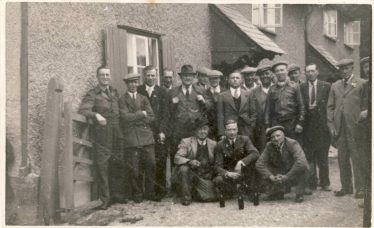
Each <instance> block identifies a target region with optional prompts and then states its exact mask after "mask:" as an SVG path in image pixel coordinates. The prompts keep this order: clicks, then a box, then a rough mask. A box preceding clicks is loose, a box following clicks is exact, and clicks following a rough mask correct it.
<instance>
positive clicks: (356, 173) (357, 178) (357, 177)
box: [346, 130, 363, 191]
mask: <svg viewBox="0 0 374 228" xmlns="http://www.w3.org/2000/svg"><path fill="white" fill-rule="evenodd" d="M346 141H347V144H348V148H349V154H350V157H351V159H352V167H353V177H354V186H355V189H356V191H362V190H363V180H362V174H361V166H360V165H361V164H360V163H361V162H360V159H361V158H360V157H359V153H358V151H357V147H356V142H355V139H354V135H353V134H351V132H349V131H348V130H347V131H346Z"/></svg>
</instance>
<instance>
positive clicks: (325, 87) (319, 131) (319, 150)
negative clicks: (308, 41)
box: [300, 63, 331, 191]
mask: <svg viewBox="0 0 374 228" xmlns="http://www.w3.org/2000/svg"><path fill="white" fill-rule="evenodd" d="M305 73H306V78H307V82H304V83H301V85H300V90H301V94H302V96H303V101H304V106H305V109H306V110H307V111H306V112H305V121H304V130H303V135H304V138H303V143H304V145H303V146H304V151H305V155H306V158H307V160H308V162H309V168H310V180H309V187H310V188H311V189H312V190H315V189H316V188H317V184H318V178H317V167H318V169H319V172H318V173H319V186H321V189H322V190H323V191H331V189H330V187H329V186H330V179H329V163H328V153H329V148H330V143H331V139H330V132H329V128H328V126H327V114H326V112H327V111H326V107H327V100H328V97H329V93H330V88H331V85H330V83H328V82H324V81H321V80H319V79H318V75H319V72H318V67H317V65H316V64H315V63H309V64H307V66H306V67H305ZM306 191H308V190H306Z"/></svg>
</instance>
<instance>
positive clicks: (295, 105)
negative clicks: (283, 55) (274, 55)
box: [265, 61, 305, 144]
mask: <svg viewBox="0 0 374 228" xmlns="http://www.w3.org/2000/svg"><path fill="white" fill-rule="evenodd" d="M287 66H288V64H287V62H283V61H281V62H277V63H275V64H274V65H273V66H272V70H273V72H274V73H275V75H276V76H277V79H278V81H277V83H276V84H275V85H273V86H271V87H270V89H269V92H268V96H267V98H266V105H265V124H266V126H267V127H272V126H276V125H280V126H283V127H284V129H285V134H286V136H287V137H289V138H292V139H295V140H297V141H298V142H299V143H300V144H301V140H302V135H301V133H302V131H303V123H304V115H305V109H304V103H303V100H302V96H301V92H300V88H299V85H298V84H296V83H295V82H292V81H289V80H287Z"/></svg>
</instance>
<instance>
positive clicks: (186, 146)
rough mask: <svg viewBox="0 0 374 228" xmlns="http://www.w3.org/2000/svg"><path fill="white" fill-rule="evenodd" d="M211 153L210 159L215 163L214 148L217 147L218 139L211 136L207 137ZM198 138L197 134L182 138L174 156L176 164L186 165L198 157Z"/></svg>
mask: <svg viewBox="0 0 374 228" xmlns="http://www.w3.org/2000/svg"><path fill="white" fill-rule="evenodd" d="M206 141H207V146H208V153H209V160H210V162H211V163H212V164H214V159H215V156H214V149H215V147H216V144H217V143H216V141H214V140H211V139H209V138H207V139H206ZM197 143H198V142H197V138H196V137H195V136H192V137H189V138H184V139H182V141H181V143H180V144H179V146H178V151H177V153H176V154H175V156H174V163H175V164H176V165H184V164H186V163H187V162H189V161H191V160H194V159H196V155H197V154H196V152H197Z"/></svg>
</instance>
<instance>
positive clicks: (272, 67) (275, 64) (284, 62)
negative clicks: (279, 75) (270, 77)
mask: <svg viewBox="0 0 374 228" xmlns="http://www.w3.org/2000/svg"><path fill="white" fill-rule="evenodd" d="M279 65H285V66H286V67H288V62H286V61H278V62H276V63H274V64H273V66H271V70H272V71H273V72H274V69H275V68H276V67H277V66H279Z"/></svg>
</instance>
